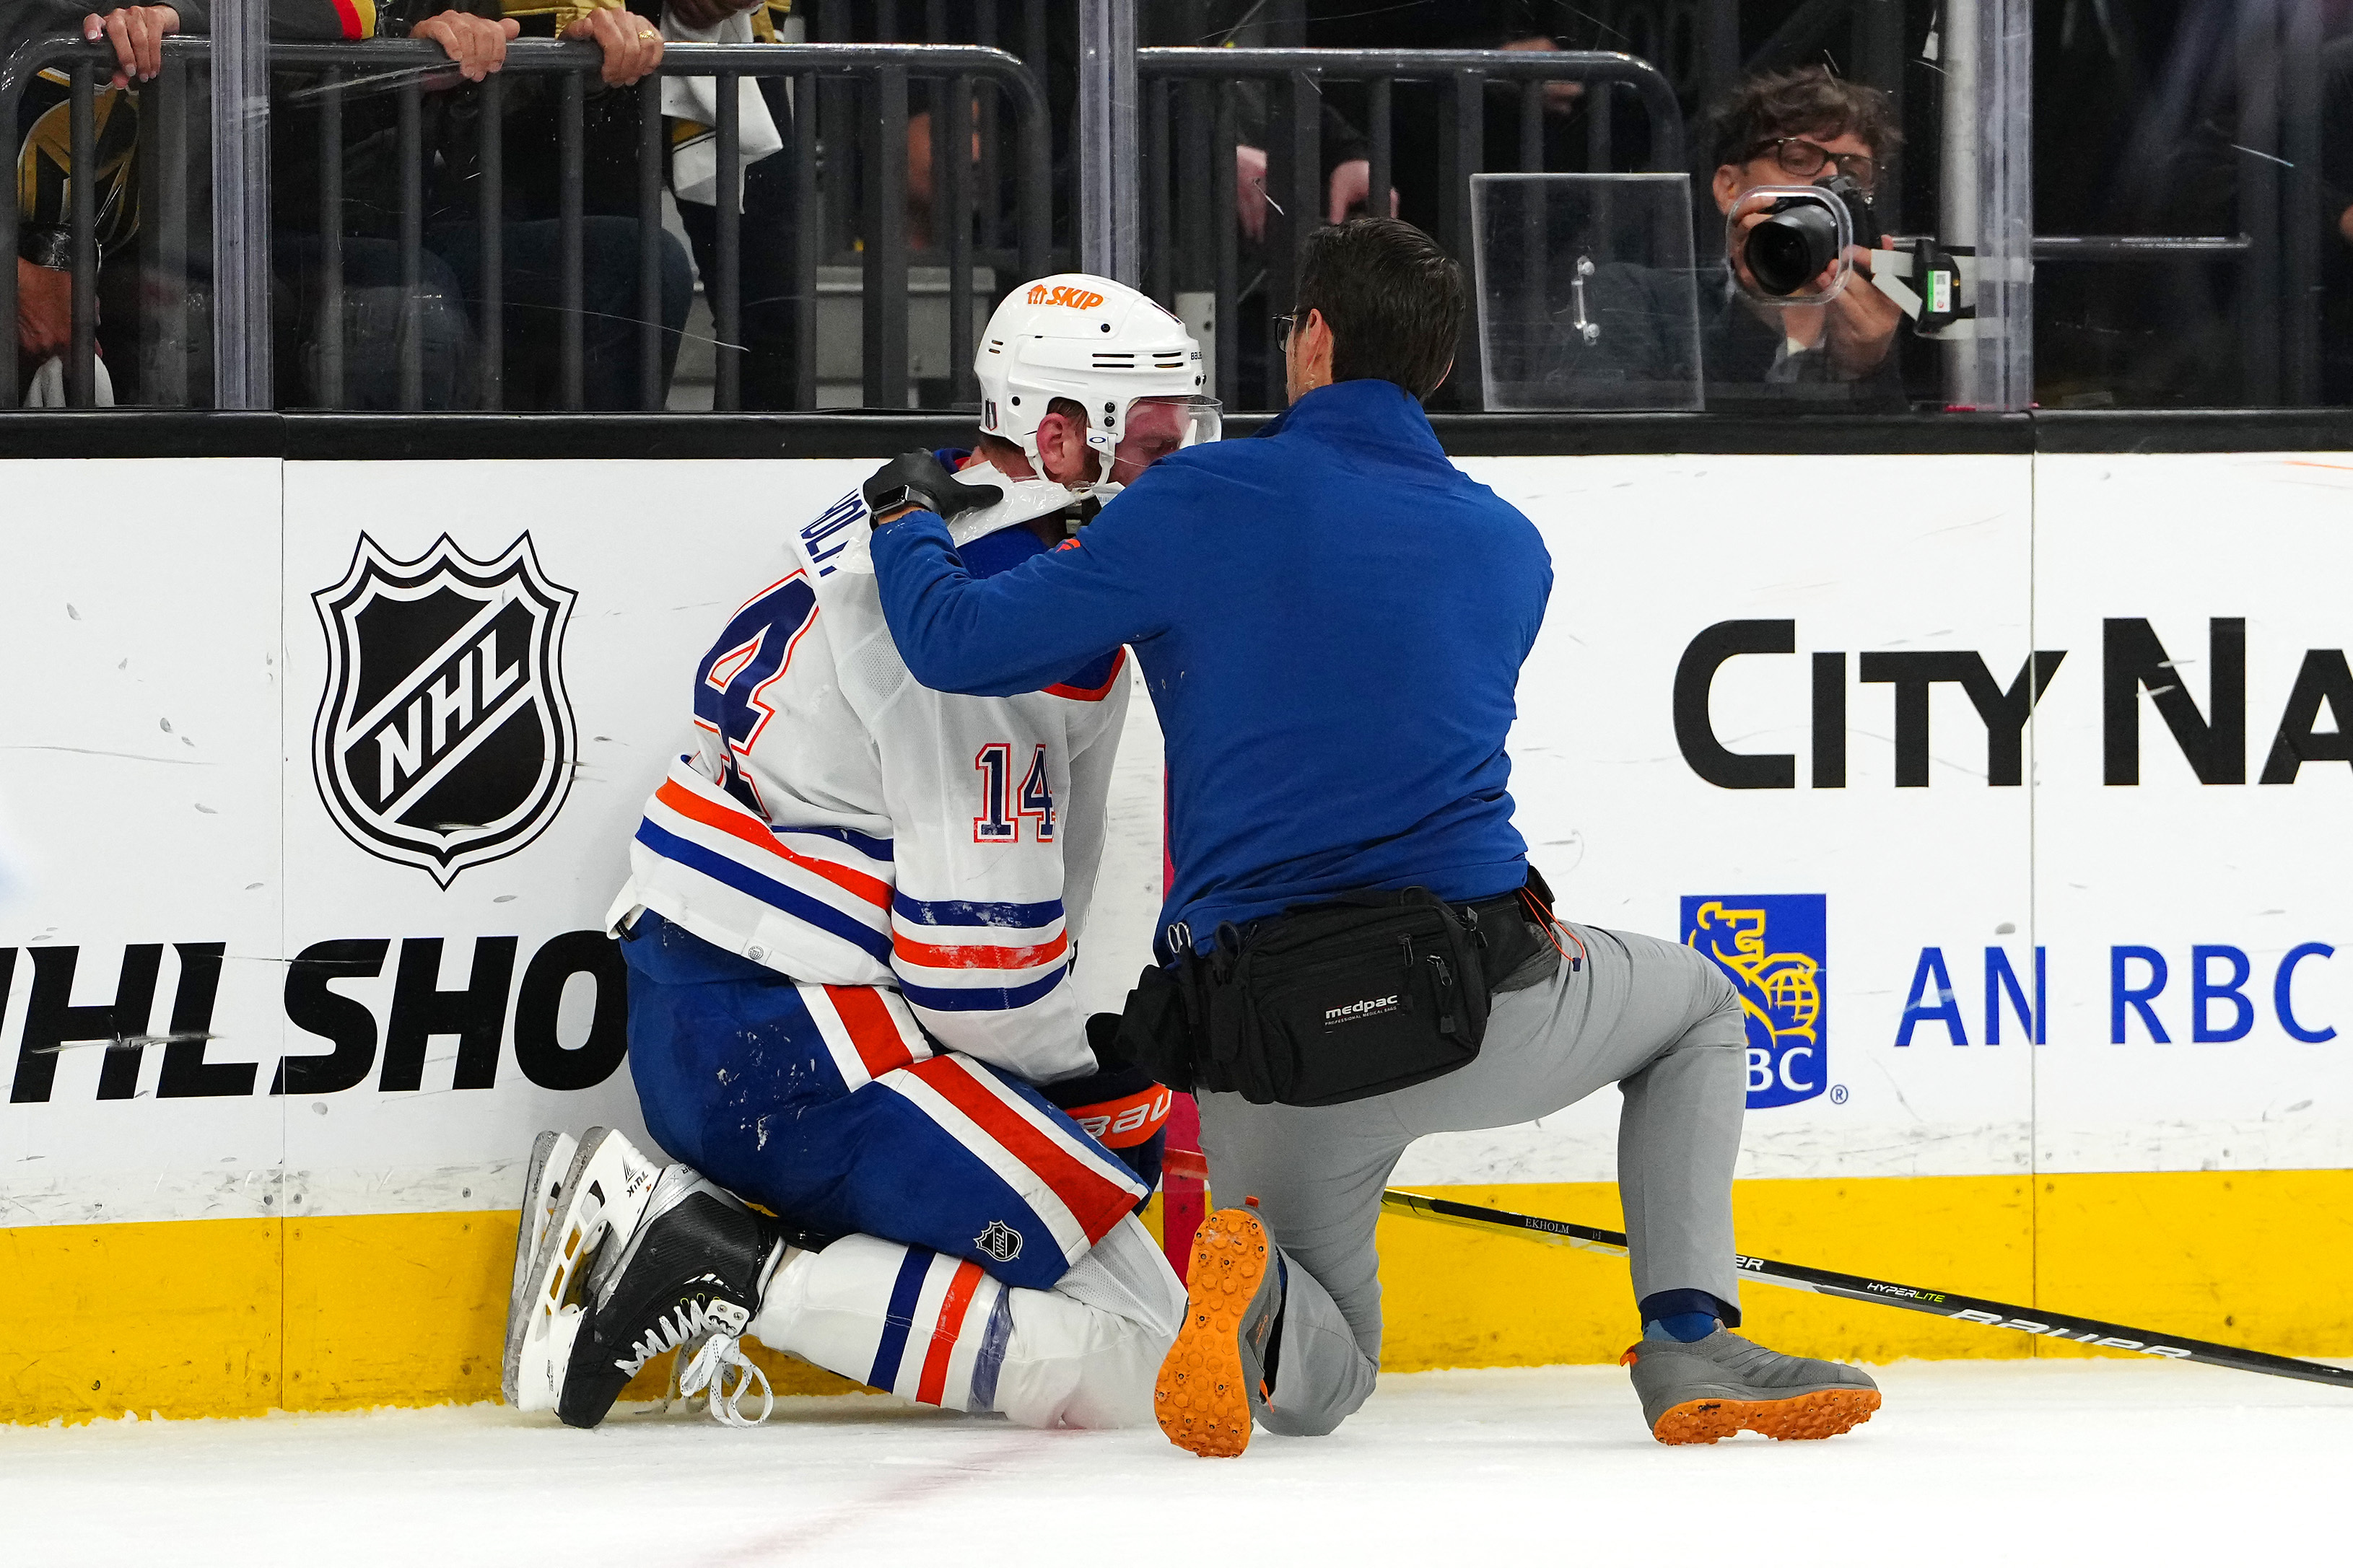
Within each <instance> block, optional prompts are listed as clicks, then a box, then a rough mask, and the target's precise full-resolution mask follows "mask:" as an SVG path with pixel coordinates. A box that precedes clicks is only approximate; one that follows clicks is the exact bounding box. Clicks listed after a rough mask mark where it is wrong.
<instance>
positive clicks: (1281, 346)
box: [1274, 315, 1299, 353]
mask: <svg viewBox="0 0 2353 1568" xmlns="http://www.w3.org/2000/svg"><path fill="white" fill-rule="evenodd" d="M1298 324H1299V318H1298V317H1297V316H1296V315H1290V316H1277V317H1276V318H1275V319H1274V352H1275V353H1282V352H1284V351H1285V350H1287V349H1288V348H1290V347H1291V329H1292V328H1293V327H1294V326H1297V325H1298Z"/></svg>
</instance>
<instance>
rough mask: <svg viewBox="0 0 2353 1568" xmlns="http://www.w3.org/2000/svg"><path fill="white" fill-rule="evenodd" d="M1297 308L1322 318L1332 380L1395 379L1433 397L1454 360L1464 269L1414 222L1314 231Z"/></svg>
mask: <svg viewBox="0 0 2353 1568" xmlns="http://www.w3.org/2000/svg"><path fill="white" fill-rule="evenodd" d="M1293 308H1294V309H1295V310H1297V311H1298V312H1299V315H1300V317H1301V319H1302V320H1304V319H1305V318H1306V315H1307V312H1308V311H1310V310H1321V311H1322V312H1323V313H1324V324H1325V325H1326V326H1328V327H1330V328H1331V329H1332V379H1333V380H1334V381H1393V382H1395V383H1397V384H1398V385H1399V386H1402V387H1404V388H1405V389H1406V391H1408V392H1409V393H1411V394H1412V395H1414V396H1416V397H1428V396H1429V395H1430V394H1431V393H1433V392H1435V391H1437V390H1438V384H1439V383H1440V382H1441V381H1443V380H1445V379H1446V371H1447V367H1448V366H1449V365H1451V364H1452V363H1454V344H1455V340H1456V339H1457V338H1459V337H1460V336H1461V331H1462V310H1463V289H1462V268H1461V267H1459V266H1457V265H1456V264H1455V262H1454V258H1452V257H1450V256H1448V255H1447V254H1446V252H1444V251H1442V250H1440V249H1439V248H1438V247H1437V245H1436V244H1435V243H1434V242H1433V241H1432V240H1431V239H1430V236H1428V235H1426V234H1424V233H1422V232H1421V230H1419V229H1418V228H1416V227H1414V226H1413V225H1411V224H1409V223H1403V222H1400V221H1399V220H1398V219H1396V218H1393V217H1360V218H1352V219H1350V220H1349V221H1348V222H1346V223H1344V224H1340V225H1338V226H1335V227H1332V228H1319V229H1315V230H1313V231H1311V232H1310V233H1309V234H1308V236H1307V242H1306V243H1305V244H1304V245H1303V246H1302V247H1300V250H1299V294H1298V303H1297V304H1296V305H1295V306H1294V307H1293Z"/></svg>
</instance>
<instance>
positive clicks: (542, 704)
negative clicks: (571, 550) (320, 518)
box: [311, 533, 578, 888]
mask: <svg viewBox="0 0 2353 1568" xmlns="http://www.w3.org/2000/svg"><path fill="white" fill-rule="evenodd" d="M574 597H575V595H574V594H573V591H572V590H571V589H569V588H565V587H560V586H558V585H557V584H554V583H551V582H549V581H548V580H547V577H546V574H543V572H541V571H540V569H539V559H538V557H537V555H535V554H534V553H533V550H532V544H531V535H529V534H527V533H526V534H524V535H523V536H522V538H520V539H518V540H516V541H515V542H513V543H512V545H509V546H508V547H507V549H506V551H505V552H504V553H502V554H501V555H500V556H499V557H498V559H497V560H495V561H477V560H475V559H474V558H473V557H471V556H470V555H468V554H467V553H466V552H464V551H462V550H460V549H459V548H458V545H457V543H456V542H455V541H453V540H451V539H450V538H449V536H448V534H446V533H445V534H443V535H442V536H441V537H440V538H439V539H438V540H437V541H435V542H434V544H433V547H432V548H431V549H430V550H427V552H425V553H424V554H423V555H421V556H418V557H417V559H416V560H414V561H398V560H395V559H394V558H393V557H392V556H390V555H389V554H387V553H386V552H385V550H384V549H383V547H382V546H380V545H378V544H377V543H376V542H375V541H374V540H373V539H370V538H369V537H368V536H367V535H365V534H362V535H361V536H360V542H359V548H358V549H357V550H355V551H354V552H353V554H352V566H351V570H350V571H349V572H347V573H345V574H343V581H342V582H340V583H338V584H335V585H334V586H333V587H332V588H322V589H321V590H320V591H319V592H318V593H316V594H313V595H311V601H312V602H313V603H314V604H315V605H318V609H319V619H320V621H321V622H322V624H323V626H324V627H325V629H326V634H327V685H326V692H325V695H324V696H323V697H322V699H321V700H320V703H319V718H318V722H317V724H316V725H315V726H313V729H312V732H311V766H312V769H313V771H314V772H315V773H316V774H317V777H318V784H319V796H320V799H321V800H322V802H324V803H325V805H326V807H327V813H328V815H329V816H332V817H333V818H334V819H335V825H336V826H339V827H341V828H342V829H343V832H344V833H345V834H346V835H347V836H349V837H350V838H351V840H352V842H353V843H354V844H356V845H358V846H359V847H361V848H363V849H364V850H366V851H367V852H368V853H369V854H371V855H375V856H379V857H381V858H384V859H386V860H393V861H397V862H399V863H400V864H402V865H404V866H417V867H421V868H423V869H425V870H426V871H427V872H428V873H430V874H431V876H432V878H433V879H434V880H435V881H436V882H438V883H439V884H440V885H441V886H442V887H445V888H446V887H448V885H449V884H450V883H451V882H452V881H454V880H456V879H457V876H458V873H459V872H460V871H462V870H464V869H465V868H467V867H469V866H479V865H481V864H483V863H484V862H485V861H490V860H496V859H498V858H501V857H502V856H507V855H512V854H513V853H514V852H515V851H516V850H518V849H521V848H522V847H523V846H524V845H526V844H529V843H530V842H531V841H532V840H533V838H535V837H538V836H539V833H540V831H541V830H542V829H543V828H544V827H545V826H547V825H548V823H549V822H550V821H551V820H553V819H554V816H555V814H556V812H557V811H558V810H559V809H560V808H561V807H562V806H563V805H564V797H565V793H566V792H567V791H568V790H569V789H570V788H571V785H572V771H573V763H574V761H575V753H576V752H577V750H578V737H577V735H576V733H575V730H574V727H573V721H572V703H571V700H570V699H569V698H568V697H567V696H566V695H565V690H564V663H563V655H564V629H565V623H566V622H567V621H568V620H569V619H570V618H571V615H572V601H573V599H574Z"/></svg>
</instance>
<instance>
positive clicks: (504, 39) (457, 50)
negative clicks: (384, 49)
mask: <svg viewBox="0 0 2353 1568" xmlns="http://www.w3.org/2000/svg"><path fill="white" fill-rule="evenodd" d="M520 32H522V23H521V22H518V21H516V20H515V19H514V18H513V17H512V16H504V17H501V18H500V19H499V20H498V21H495V22H493V21H491V19H490V18H489V17H488V16H470V15H469V14H468V13H466V12H464V11H444V12H442V13H441V14H440V15H439V16H427V17H426V18H425V20H423V21H422V22H419V23H417V26H414V27H411V28H409V29H408V36H409V37H412V38H430V39H432V40H433V41H434V42H435V43H437V44H438V45H440V46H441V52H442V53H443V54H445V55H448V57H449V59H450V62H451V63H452V64H454V65H455V66H456V67H457V68H458V74H459V76H462V77H464V78H465V79H467V80H468V81H480V80H481V79H483V78H484V77H486V76H489V75H490V74H491V72H493V71H495V70H497V69H499V68H501V66H503V65H505V64H506V63H507V44H508V43H509V41H510V40H512V38H513V37H515V35H516V34H518V33H520ZM442 80H443V81H445V82H446V81H447V80H448V78H446V77H444V78H442Z"/></svg>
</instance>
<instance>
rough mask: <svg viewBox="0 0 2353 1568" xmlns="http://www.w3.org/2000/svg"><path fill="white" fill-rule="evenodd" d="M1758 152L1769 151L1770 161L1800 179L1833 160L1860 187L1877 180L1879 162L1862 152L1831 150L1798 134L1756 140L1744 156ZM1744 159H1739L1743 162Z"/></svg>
mask: <svg viewBox="0 0 2353 1568" xmlns="http://www.w3.org/2000/svg"><path fill="white" fill-rule="evenodd" d="M1758 153H1772V154H1773V162H1775V163H1778V164H1779V165H1780V166H1781V172H1782V173H1783V174H1792V175H1795V176H1796V177H1797V178H1799V179H1800V180H1810V179H1812V178H1813V177H1814V176H1815V175H1817V174H1820V173H1821V172H1822V165H1823V164H1825V163H1831V162H1832V161H1833V160H1835V161H1836V162H1837V163H1838V166H1839V173H1840V174H1844V175H1845V176H1846V177H1847V178H1848V179H1850V180H1852V181H1853V182H1854V183H1855V184H1858V185H1861V186H1862V188H1863V189H1864V190H1866V191H1869V190H1873V189H1874V188H1876V187H1877V185H1878V184H1879V165H1878V164H1877V163H1873V161H1872V160H1871V159H1870V157H1868V156H1867V155H1866V154H1864V153H1833V152H1831V150H1830V149H1829V148H1827V147H1824V146H1821V145H1820V143H1818V142H1809V141H1807V140H1806V139H1805V138H1804V137H1802V136H1777V137H1775V138H1773V140H1771V141H1769V142H1758V143H1757V145H1756V146H1754V147H1752V148H1750V149H1749V152H1748V157H1749V158H1754V157H1756V156H1757V154H1758ZM1746 161H1747V160H1746V159H1744V160H1742V162H1744V163H1745V162H1746Z"/></svg>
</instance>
